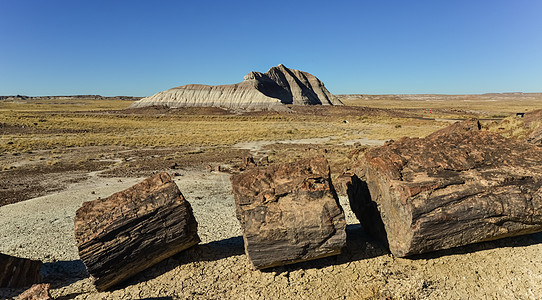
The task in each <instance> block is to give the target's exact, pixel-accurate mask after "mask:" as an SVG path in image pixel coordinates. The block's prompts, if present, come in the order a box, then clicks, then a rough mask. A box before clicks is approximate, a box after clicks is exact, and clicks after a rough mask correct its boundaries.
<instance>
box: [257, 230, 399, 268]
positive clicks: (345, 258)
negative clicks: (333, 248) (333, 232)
mask: <svg viewBox="0 0 542 300" xmlns="http://www.w3.org/2000/svg"><path fill="white" fill-rule="evenodd" d="M388 253H389V252H388V250H386V248H385V247H384V246H383V245H382V244H380V243H379V242H377V241H376V240H374V239H373V238H371V237H370V236H369V235H367V234H366V233H365V231H363V228H362V227H361V225H360V224H350V225H346V247H344V248H343V249H342V252H341V254H339V255H335V256H330V257H324V258H320V259H316V260H310V261H305V262H300V263H295V264H291V265H285V266H280V267H274V268H269V269H265V270H262V271H263V272H278V273H283V272H290V271H295V270H299V269H322V268H325V267H328V266H332V265H340V264H344V263H348V262H352V261H358V260H364V259H370V258H374V257H379V256H382V255H386V254H388Z"/></svg>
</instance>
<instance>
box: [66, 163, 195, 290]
mask: <svg viewBox="0 0 542 300" xmlns="http://www.w3.org/2000/svg"><path fill="white" fill-rule="evenodd" d="M75 239H76V241H77V247H78V248H79V256H80V257H81V260H83V262H84V263H85V265H86V267H87V269H88V272H89V273H90V274H91V275H92V276H93V277H94V280H95V281H94V284H95V285H96V288H97V289H98V290H99V291H103V290H105V289H108V288H109V287H111V286H113V285H115V284H117V283H120V282H121V281H123V280H125V279H127V278H129V277H131V276H132V275H135V274H136V273H138V272H140V271H142V270H144V269H146V268H148V267H150V266H152V265H154V264H156V263H158V262H159V261H161V260H163V259H165V258H167V257H169V256H172V255H174V254H176V253H178V252H180V251H182V250H184V249H186V248H189V247H191V246H193V245H195V244H197V243H199V242H200V239H199V237H198V234H197V223H196V220H195V218H194V216H193V214H192V208H191V207H190V204H189V203H188V201H186V200H185V199H184V197H183V195H182V194H181V192H180V191H179V189H178V187H177V185H176V184H175V182H173V180H172V179H171V177H170V176H169V175H168V174H167V173H160V174H158V175H155V176H153V177H151V178H148V179H145V180H144V181H142V182H140V183H138V184H136V185H134V186H133V187H131V188H129V189H126V190H124V191H122V192H118V193H115V194H113V195H111V196H109V197H108V198H105V199H98V200H94V201H89V202H85V203H83V206H82V207H81V208H79V209H78V210H77V213H76V217H75Z"/></svg>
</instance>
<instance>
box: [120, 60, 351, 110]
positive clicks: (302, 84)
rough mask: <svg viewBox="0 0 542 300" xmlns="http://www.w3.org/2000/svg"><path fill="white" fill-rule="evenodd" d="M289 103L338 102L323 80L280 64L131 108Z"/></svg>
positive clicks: (161, 95) (254, 107) (166, 93)
mask: <svg viewBox="0 0 542 300" xmlns="http://www.w3.org/2000/svg"><path fill="white" fill-rule="evenodd" d="M286 104H292V105H342V102H341V101H340V100H339V99H338V98H337V97H335V96H334V95H332V94H331V93H330V92H329V91H328V90H327V89H326V88H325V87H324V83H323V82H322V81H320V80H319V79H318V78H316V76H314V75H311V74H309V73H307V72H303V71H299V70H293V69H288V68H286V67H285V66H284V65H282V64H280V65H278V66H276V67H272V68H271V69H269V71H267V72H266V73H260V72H250V73H248V74H247V75H246V76H245V77H244V80H243V81H242V82H240V83H236V84H230V85H216V86H211V85H202V84H189V85H183V86H179V87H175V88H172V89H169V90H167V91H163V92H159V93H157V94H155V95H153V96H150V97H146V98H143V99H141V100H139V101H137V102H134V103H133V104H132V105H131V107H132V108H137V107H145V106H153V105H155V106H167V107H170V108H178V107H193V106H196V107H201V106H213V107H222V108H227V109H244V110H267V109H269V110H276V109H281V108H284V107H285V106H284V105H286Z"/></svg>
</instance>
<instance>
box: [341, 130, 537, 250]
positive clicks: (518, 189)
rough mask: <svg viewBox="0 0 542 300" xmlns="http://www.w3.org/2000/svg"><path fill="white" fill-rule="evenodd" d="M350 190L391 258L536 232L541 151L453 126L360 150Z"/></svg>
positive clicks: (362, 216)
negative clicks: (360, 156)
mask: <svg viewBox="0 0 542 300" xmlns="http://www.w3.org/2000/svg"><path fill="white" fill-rule="evenodd" d="M356 173H357V175H358V176H359V178H358V176H354V178H353V180H352V183H351V184H350V187H349V191H348V192H349V196H350V202H351V204H352V210H353V211H354V213H356V215H357V216H358V218H359V219H360V221H361V223H362V225H363V227H364V228H366V229H367V230H368V231H369V232H370V233H372V234H373V235H375V236H376V237H378V238H380V239H381V240H382V241H384V242H385V243H386V244H388V246H389V248H390V251H391V252H392V253H393V254H394V255H396V256H400V257H402V256H408V255H413V254H419V253H424V252H429V251H434V250H439V249H446V248H451V247H456V246H460V245H465V244H470V243H476V242H481V241H488V240H494V239H499V238H504V237H509V236H515V235H521V234H528V233H533V232H537V231H542V149H541V148H540V147H536V146H534V145H531V144H528V143H525V142H522V141H514V140H509V139H506V138H504V137H502V136H500V135H498V134H495V133H491V132H488V131H484V130H481V129H480V124H479V122H478V121H477V120H469V121H465V122H462V123H456V124H454V125H452V126H450V127H447V128H445V129H442V130H440V131H437V132H435V133H433V134H431V135H429V136H427V137H426V138H423V139H419V138H402V139H400V140H398V141H396V142H389V143H387V144H386V145H384V146H382V147H379V148H376V149H373V150H370V151H368V152H367V153H366V155H365V158H364V159H363V160H362V163H361V165H360V166H359V168H358V169H357V172H356Z"/></svg>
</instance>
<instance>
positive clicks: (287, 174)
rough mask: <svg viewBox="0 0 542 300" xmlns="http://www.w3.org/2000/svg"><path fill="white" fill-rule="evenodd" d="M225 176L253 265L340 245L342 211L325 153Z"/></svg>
mask: <svg viewBox="0 0 542 300" xmlns="http://www.w3.org/2000/svg"><path fill="white" fill-rule="evenodd" d="M231 181H232V187H233V192H234V197H235V203H236V213H237V218H238V219H239V221H240V223H241V228H242V230H243V238H244V241H245V252H246V253H247V255H248V257H249V258H250V260H251V261H252V263H253V265H254V267H255V268H257V269H264V268H269V267H274V266H279V265H285V264H290V263H295V262H300V261H306V260H310V259H316V258H320V257H326V256H331V255H336V254H339V253H340V251H341V248H342V247H343V246H344V245H345V243H346V232H345V227H346V222H345V217H344V212H343V210H342V208H341V206H340V205H339V202H338V198H337V195H336V193H335V190H334V189H333V185H332V183H331V180H330V176H329V166H328V163H327V161H326V160H325V158H323V157H318V158H314V159H306V160H302V161H298V162H294V163H289V164H280V165H272V166H269V167H265V168H254V169H251V170H248V171H245V172H244V173H241V174H238V175H235V176H233V177H232V179H231Z"/></svg>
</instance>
